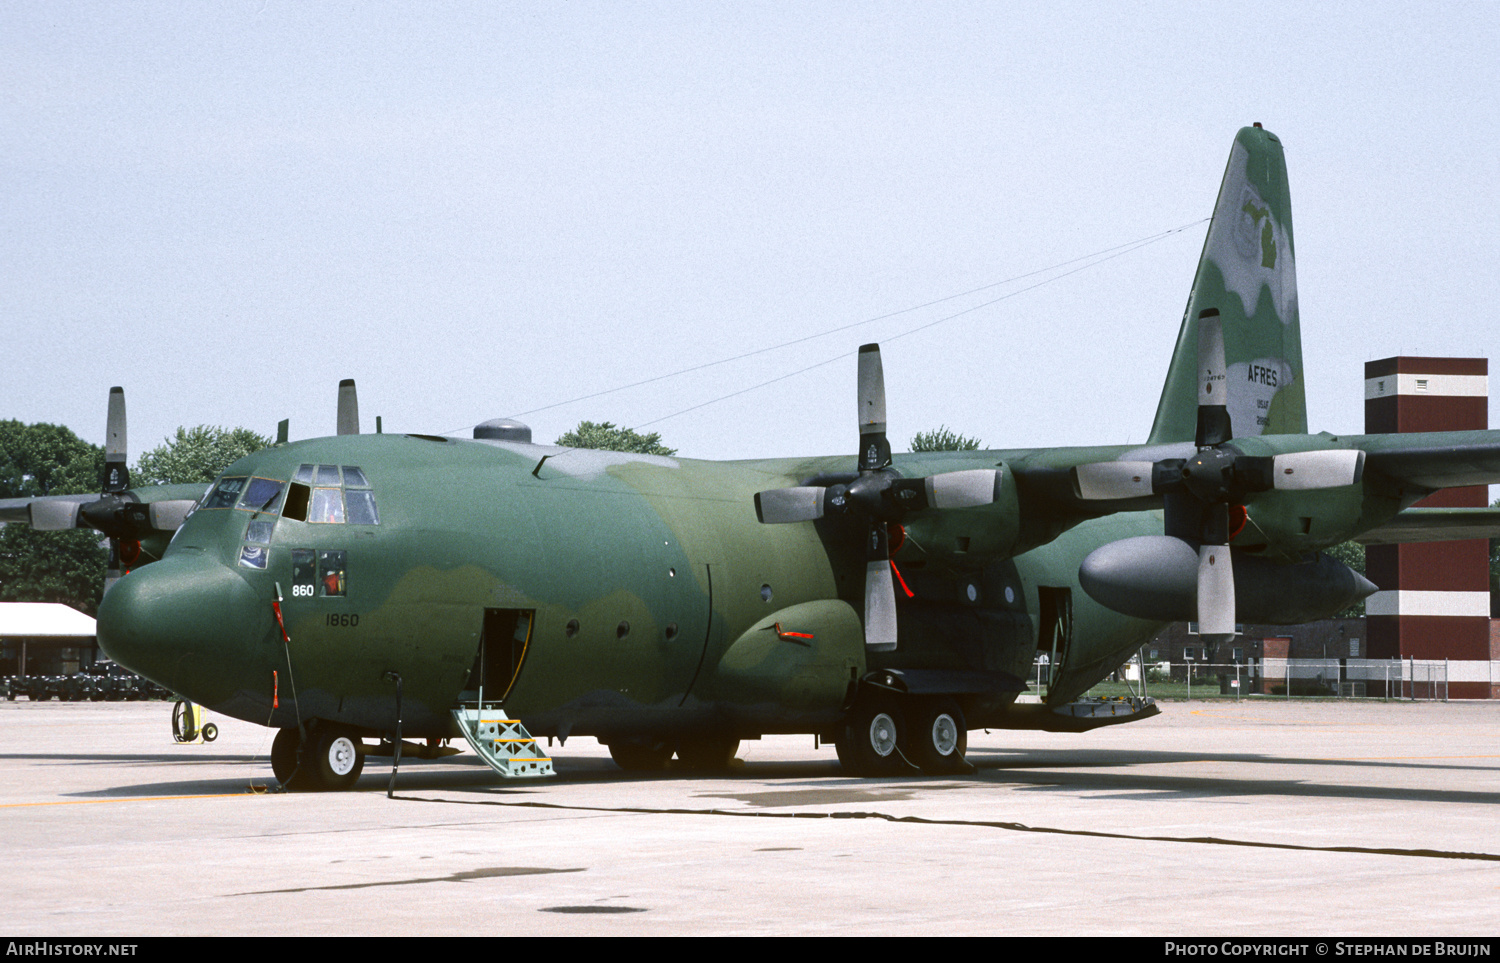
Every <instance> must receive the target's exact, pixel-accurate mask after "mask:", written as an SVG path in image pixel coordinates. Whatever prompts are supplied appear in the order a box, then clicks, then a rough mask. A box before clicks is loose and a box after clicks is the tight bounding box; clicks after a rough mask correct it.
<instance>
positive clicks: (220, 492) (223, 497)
mask: <svg viewBox="0 0 1500 963" xmlns="http://www.w3.org/2000/svg"><path fill="white" fill-rule="evenodd" d="M244 490H245V478H244V476H243V475H242V476H240V477H239V478H221V479H219V483H218V484H217V485H215V486H214V487H213V491H211V492H209V493H208V495H207V497H205V498H204V499H203V507H204V508H233V507H234V503H235V502H237V501H239V500H240V492H242V491H244Z"/></svg>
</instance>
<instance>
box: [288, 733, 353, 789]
mask: <svg viewBox="0 0 1500 963" xmlns="http://www.w3.org/2000/svg"><path fill="white" fill-rule="evenodd" d="M307 729H308V731H307V739H306V740H305V741H304V740H303V739H302V737H301V733H300V732H299V731H298V730H297V729H295V728H288V729H283V730H281V731H280V732H278V733H277V734H276V738H275V739H274V740H273V741H272V742H271V771H272V772H273V773H275V774H276V780H277V781H278V782H280V783H281V785H282V786H284V787H285V788H287V789H290V790H293V791H298V792H308V791H312V792H316V791H319V790H335V791H336V790H341V789H348V788H350V787H352V786H353V785H354V784H355V783H356V782H358V781H359V774H360V771H361V770H362V769H364V766H365V756H364V752H363V746H361V744H360V741H359V735H358V733H356V732H355V731H354V730H353V729H351V728H349V727H348V726H341V725H338V724H337V723H332V722H321V721H318V722H313V723H311V724H309V725H308V727H307Z"/></svg>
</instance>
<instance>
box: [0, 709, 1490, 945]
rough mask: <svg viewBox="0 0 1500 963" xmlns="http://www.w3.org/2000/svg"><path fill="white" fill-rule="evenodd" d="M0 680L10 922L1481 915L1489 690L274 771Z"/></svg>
mask: <svg viewBox="0 0 1500 963" xmlns="http://www.w3.org/2000/svg"><path fill="white" fill-rule="evenodd" d="M169 715H170V707H169V705H168V704H166V703H71V704H66V703H30V702H24V701H19V702H12V703H0V828H3V833H4V841H3V843H0V845H3V847H4V852H5V854H6V858H5V860H4V862H5V872H4V874H3V880H0V933H3V934H5V935H6V936H7V937H12V936H13V937H22V936H121V937H123V936H137V935H154V934H204V935H238V934H244V935H272V934H274V935H289V934H298V935H327V936H334V935H354V934H358V935H375V934H401V935H416V934H486V935H496V936H502V935H527V936H531V935H573V934H590V935H594V934H620V935H636V934H642V935H644V934H653V935H655V934H673V935H676V934H819V935H822V934H828V935H843V934H851V935H852V934H860V935H867V934H872V933H889V934H933V935H937V934H942V935H947V934H970V933H975V934H991V935H1009V934H1024V935H1081V934H1094V935H1115V934H1120V935H1156V936H1190V935H1211V936H1218V935H1226V936H1238V935H1245V936H1290V935H1310V936H1340V935H1346V936H1380V935H1384V936H1408V937H1414V936H1463V935H1469V936H1490V937H1493V936H1496V935H1497V934H1500V819H1497V815H1500V704H1482V703H1450V704H1433V703H1417V704H1413V703H1366V704H1350V703H1333V702H1291V703H1287V702H1283V701H1269V702H1253V703H1252V702H1241V703H1235V702H1192V703H1168V704H1165V705H1164V713H1163V715H1162V716H1160V717H1158V718H1155V719H1150V720H1146V721H1144V722H1140V723H1136V724H1131V725H1125V726H1118V727H1114V728H1109V729H1102V730H1098V731H1096V732H1093V733H1087V734H1083V735H1066V734H1049V733H1025V732H1001V731H994V732H991V733H984V732H978V731H976V732H974V733H971V734H970V760H971V761H972V762H974V763H975V764H976V765H977V766H978V768H979V772H978V773H977V774H976V775H974V776H970V777H962V778H923V777H919V776H913V777H900V778H889V779H873V780H871V779H851V778H847V777H845V776H844V775H842V774H841V772H840V770H839V767H838V763H837V761H836V759H835V757H834V753H833V750H832V748H831V747H827V746H825V747H824V748H822V749H821V750H819V749H815V748H814V746H813V740H812V738H811V737H807V736H796V737H768V738H766V739H764V740H761V741H758V742H747V743H744V744H743V745H742V747H741V751H740V759H741V760H742V765H738V766H736V768H735V769H733V770H732V771H731V772H729V773H726V774H723V775H717V776H698V775H689V774H686V773H679V772H664V773H660V774H651V775H641V774H631V773H625V772H622V771H620V770H619V769H617V768H616V767H615V766H614V764H613V763H612V762H611V761H610V760H609V756H608V753H607V752H606V751H605V750H604V749H603V747H601V746H599V745H598V744H597V743H595V742H593V741H592V740H588V739H572V740H569V741H568V743H567V745H566V746H565V747H553V749H552V750H551V751H552V753H553V758H554V759H555V762H556V766H557V770H558V773H559V775H558V777H557V778H555V779H551V780H541V781H512V782H506V781H504V780H502V779H500V778H499V777H497V776H495V775H494V774H493V773H492V772H490V770H489V769H487V768H485V767H484V766H483V764H482V763H480V762H479V761H478V760H477V759H476V758H475V757H474V756H473V755H472V754H470V753H468V752H467V751H466V752H465V753H464V754H462V755H459V756H456V757H453V758H452V759H451V760H444V761H438V762H422V761H411V760H403V762H402V769H401V773H400V776H399V781H398V783H397V791H396V796H397V798H396V799H394V800H392V799H387V798H386V795H385V789H386V784H387V780H388V777H389V773H390V766H389V760H380V759H376V758H371V759H370V760H369V763H368V764H367V766H366V768H365V772H364V775H363V777H362V778H361V780H360V783H359V786H358V789H357V790H356V791H352V792H347V793H331V794H282V793H276V792H269V791H267V790H269V789H272V788H274V786H275V780H274V778H273V777H272V776H271V770H270V764H269V762H268V753H269V752H270V747H271V737H272V732H271V730H268V729H262V728H260V727H258V726H254V725H250V724H247V723H242V722H237V721H235V720H232V719H225V718H223V717H212V716H211V718H212V721H214V722H216V723H217V724H218V726H219V728H220V732H221V734H220V736H219V739H218V741H216V742H214V743H212V744H207V745H174V744H173V743H172V740H171V732H170V722H169Z"/></svg>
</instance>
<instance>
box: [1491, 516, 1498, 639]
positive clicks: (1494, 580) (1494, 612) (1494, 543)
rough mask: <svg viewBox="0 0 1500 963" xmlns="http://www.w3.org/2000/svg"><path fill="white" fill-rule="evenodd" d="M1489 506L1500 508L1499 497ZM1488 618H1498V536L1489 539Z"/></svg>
mask: <svg viewBox="0 0 1500 963" xmlns="http://www.w3.org/2000/svg"><path fill="white" fill-rule="evenodd" d="M1490 507H1491V508H1500V499H1496V500H1495V503H1494V504H1493V505H1491V506H1490ZM1490 618H1492V619H1494V618H1500V538H1492V539H1490Z"/></svg>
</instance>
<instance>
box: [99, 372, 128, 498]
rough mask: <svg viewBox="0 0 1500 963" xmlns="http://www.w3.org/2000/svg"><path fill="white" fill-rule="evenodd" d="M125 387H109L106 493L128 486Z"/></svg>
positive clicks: (103, 485) (104, 481)
mask: <svg viewBox="0 0 1500 963" xmlns="http://www.w3.org/2000/svg"><path fill="white" fill-rule="evenodd" d="M125 453H126V444H125V389H124V388H120V387H114V388H111V389H109V412H108V414H107V416H106V420H105V426H104V479H103V482H102V484H101V485H100V487H101V488H102V489H103V490H104V492H105V493H106V494H108V493H110V492H122V491H124V490H125V489H127V488H129V487H130V469H129V468H127V467H126V465H125V458H126V454H125Z"/></svg>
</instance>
